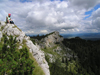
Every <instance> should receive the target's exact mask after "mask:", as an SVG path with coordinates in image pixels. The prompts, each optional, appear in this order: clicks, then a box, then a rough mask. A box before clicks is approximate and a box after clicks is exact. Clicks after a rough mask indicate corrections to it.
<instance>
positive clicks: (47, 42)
mask: <svg viewBox="0 0 100 75" xmlns="http://www.w3.org/2000/svg"><path fill="white" fill-rule="evenodd" d="M63 39H64V38H63V37H62V36H60V35H59V32H57V31H54V32H52V33H50V34H47V35H46V37H45V38H43V39H41V42H42V43H43V44H40V46H41V48H44V47H45V46H46V47H52V46H53V45H54V44H55V43H58V42H62V41H63Z"/></svg>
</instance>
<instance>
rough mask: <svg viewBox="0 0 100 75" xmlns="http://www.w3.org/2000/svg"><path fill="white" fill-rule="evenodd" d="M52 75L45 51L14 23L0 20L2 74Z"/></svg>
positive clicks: (0, 64)
mask: <svg viewBox="0 0 100 75" xmlns="http://www.w3.org/2000/svg"><path fill="white" fill-rule="evenodd" d="M4 74H8V75H11V74H12V75H50V72H49V66H48V63H47V62H46V60H45V55H44V52H43V51H41V50H40V49H39V47H38V46H37V45H34V44H33V43H32V41H31V40H30V37H28V36H26V35H25V33H24V32H23V31H21V30H20V29H19V28H18V27H17V26H16V25H14V24H6V23H5V22H3V21H0V75H4Z"/></svg>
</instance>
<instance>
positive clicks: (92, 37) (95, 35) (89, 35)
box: [61, 33, 100, 40]
mask: <svg viewBox="0 0 100 75" xmlns="http://www.w3.org/2000/svg"><path fill="white" fill-rule="evenodd" d="M61 35H62V36H63V37H64V38H74V37H77V36H78V37H80V38H82V39H86V40H100V33H82V34H61Z"/></svg>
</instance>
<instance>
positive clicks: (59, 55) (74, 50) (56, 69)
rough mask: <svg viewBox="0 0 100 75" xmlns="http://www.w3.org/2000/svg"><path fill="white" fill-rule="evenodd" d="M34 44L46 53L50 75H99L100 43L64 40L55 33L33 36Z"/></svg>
mask: <svg viewBox="0 0 100 75" xmlns="http://www.w3.org/2000/svg"><path fill="white" fill-rule="evenodd" d="M31 40H32V41H33V43H34V44H37V45H39V47H40V49H41V50H43V51H44V53H45V56H46V60H47V61H48V63H49V67H50V75H98V74H100V73H99V70H100V64H99V63H100V61H99V59H100V57H99V54H100V48H99V47H100V41H90V40H83V39H81V38H79V37H75V38H72V39H64V38H63V37H62V36H60V35H59V32H57V31H55V32H52V33H50V34H47V35H43V36H39V35H37V36H32V37H31Z"/></svg>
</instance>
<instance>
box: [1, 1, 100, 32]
mask: <svg viewBox="0 0 100 75" xmlns="http://www.w3.org/2000/svg"><path fill="white" fill-rule="evenodd" d="M8 13H11V18H12V20H13V21H14V23H15V24H16V25H17V26H18V27H19V28H20V29H21V30H22V31H24V32H25V33H26V34H47V33H50V32H53V31H58V32H59V33H60V34H78V33H79V34H80V33H100V0H0V21H5V19H6V16H7V15H8Z"/></svg>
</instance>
